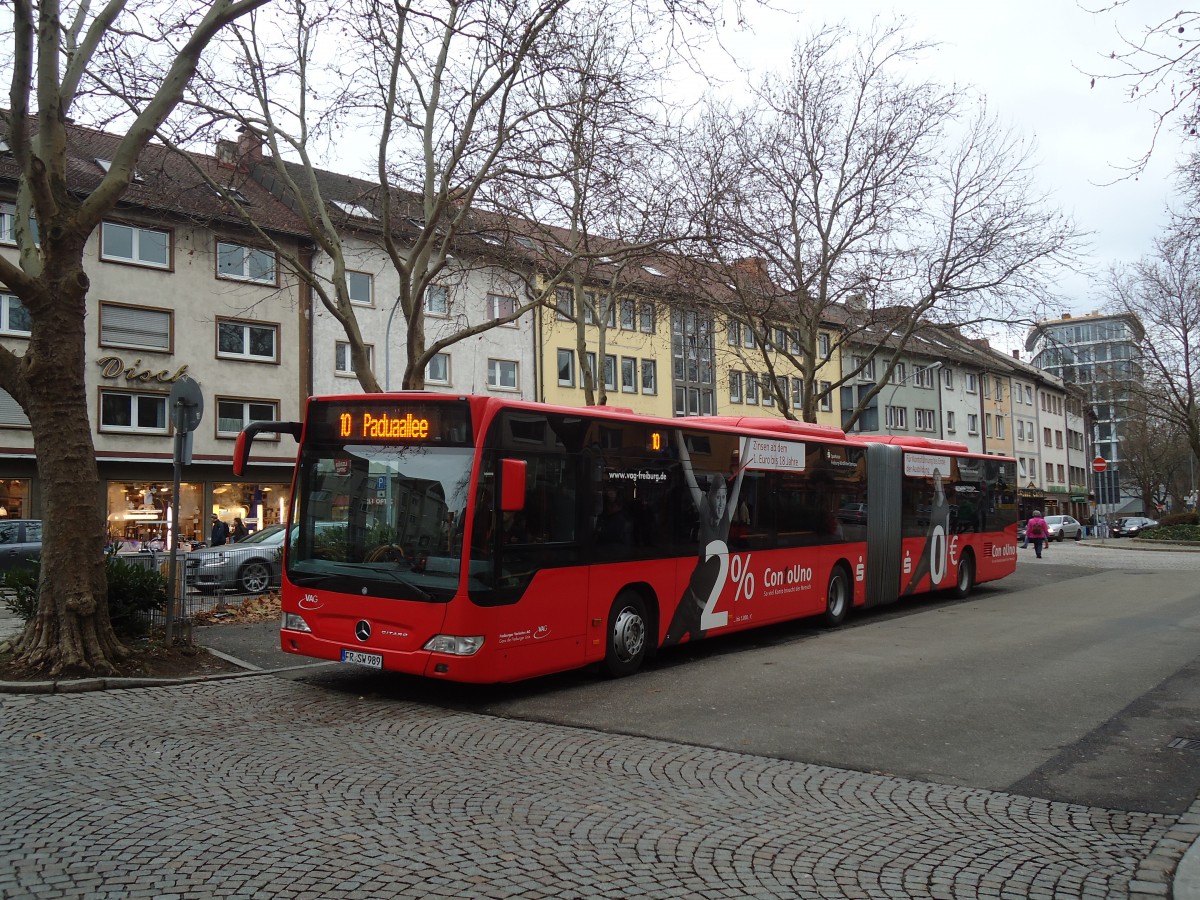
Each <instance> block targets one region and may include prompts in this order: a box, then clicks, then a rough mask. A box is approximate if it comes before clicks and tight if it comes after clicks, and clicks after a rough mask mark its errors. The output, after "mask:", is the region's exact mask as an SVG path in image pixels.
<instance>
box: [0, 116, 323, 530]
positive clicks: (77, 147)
mask: <svg viewBox="0 0 1200 900" xmlns="http://www.w3.org/2000/svg"><path fill="white" fill-rule="evenodd" d="M69 141H70V143H69V154H70V164H69V167H68V173H69V177H70V187H71V188H72V189H73V190H77V191H79V192H81V193H86V192H87V191H88V190H90V189H92V188H94V187H95V185H96V184H98V183H99V181H100V179H101V178H102V177H103V175H104V173H105V171H106V170H107V168H108V166H109V160H110V159H111V158H112V156H113V154H114V153H115V151H116V148H117V145H118V143H119V139H118V138H117V137H116V136H114V135H110V134H105V133H102V132H98V131H94V130H90V129H86V128H81V127H72V128H70V129H69ZM206 177H207V179H210V180H211V181H212V182H215V183H216V184H217V185H220V186H222V187H223V188H226V189H228V190H231V191H236V192H238V194H237V195H238V197H239V198H241V200H242V201H243V202H244V203H247V204H250V205H251V206H252V207H253V208H254V210H255V214H256V217H257V218H258V220H259V222H260V223H261V225H262V227H263V228H264V230H266V231H268V232H269V233H270V234H271V235H272V237H273V238H274V240H276V241H277V242H279V243H280V245H281V246H284V247H286V248H287V250H288V252H291V253H295V254H297V255H303V254H305V253H306V252H307V245H306V242H305V239H304V237H303V227H302V224H301V223H300V222H299V221H298V220H297V219H296V218H295V216H294V215H293V214H292V213H291V211H290V210H288V209H287V208H286V207H284V206H283V205H281V204H279V203H278V202H277V201H276V200H275V199H274V198H273V197H272V196H271V195H270V194H269V193H267V192H266V191H264V190H262V189H261V188H259V187H258V186H257V185H255V184H253V183H252V182H249V181H248V180H247V179H245V178H244V177H243V175H242V173H240V172H239V171H238V170H237V169H236V168H233V167H230V166H225V165H222V164H220V163H218V162H217V160H216V159H215V158H213V157H205V156H201V155H190V156H187V157H183V156H179V155H176V154H173V153H171V152H169V151H167V150H166V149H165V148H162V147H159V146H153V145H152V146H149V147H147V148H146V151H145V153H144V154H143V156H142V158H141V159H140V160H139V162H138V166H137V171H136V174H135V176H134V182H133V184H131V185H130V187H129V190H128V192H127V193H126V195H125V197H124V199H123V201H122V202H121V204H120V205H119V206H118V207H117V208H116V209H115V210H113V212H112V214H111V215H110V216H109V217H108V218H107V219H106V220H105V221H104V222H103V224H102V225H101V227H100V228H98V229H97V230H96V232H95V233H94V234H93V235H92V237H91V239H90V240H89V241H88V244H87V247H86V250H85V254H86V255H85V260H86V269H87V273H88V277H89V279H90V280H91V289H90V291H89V294H88V310H87V318H86V328H87V341H88V358H87V369H86V377H87V384H88V410H89V416H90V418H91V420H92V427H93V429H94V431H93V441H94V443H95V448H96V457H97V463H98V466H99V471H100V478H101V483H102V486H101V490H103V492H104V496H105V501H106V516H107V521H108V532H109V536H110V538H111V539H112V540H114V541H121V542H123V543H125V544H127V545H131V546H139V545H140V544H142V543H143V542H151V541H155V540H162V539H164V538H165V536H166V534H167V532H168V530H169V529H168V513H169V511H170V510H171V508H172V501H173V496H172V493H173V473H174V466H173V434H172V428H171V423H170V417H169V415H168V410H167V398H168V395H169V393H170V390H171V387H172V385H173V384H174V383H175V382H176V381H177V380H178V379H179V378H181V377H182V376H184V375H187V376H189V377H191V378H192V379H194V380H195V381H196V382H198V383H199V384H200V387H201V389H202V392H203V395H204V399H205V407H204V416H203V420H202V421H201V424H200V427H199V429H198V430H197V431H196V432H195V433H194V437H193V440H194V444H193V456H192V459H193V461H192V463H191V464H190V465H187V466H185V467H184V468H183V471H182V483H181V487H180V496H179V508H180V522H179V526H180V531H181V533H182V534H183V535H184V536H185V537H186V538H188V539H194V540H203V539H205V538H206V537H207V533H208V527H209V519H210V514H213V513H215V514H217V515H218V516H220V517H221V518H222V519H224V520H226V521H227V522H232V520H233V518H234V517H235V516H238V517H241V518H242V519H243V520H244V521H245V522H246V523H247V524H248V525H249V526H250V527H251V528H261V527H264V526H267V525H270V524H272V523H275V522H278V521H280V520H281V519H282V518H283V516H284V515H285V511H286V508H287V503H288V492H289V488H290V482H291V469H292V465H293V462H294V458H295V448H294V447H292V446H284V445H283V443H282V442H280V441H279V440H275V441H269V440H268V441H264V442H262V443H261V444H260V443H256V444H255V454H254V456H253V458H252V460H251V466H250V468H249V469H248V470H247V472H246V474H245V476H244V477H241V478H234V477H233V475H232V472H231V460H232V451H233V443H234V440H235V438H236V437H237V434H238V433H239V432H240V431H241V429H242V428H243V427H244V426H245V425H246V424H248V423H249V422H251V421H255V420H261V419H279V418H285V419H286V418H296V417H298V416H299V415H300V413H301V402H302V399H303V397H305V396H306V395H307V391H308V385H307V384H305V383H304V380H303V378H302V377H301V373H302V372H304V371H305V370H306V368H307V357H308V351H309V347H310V346H311V340H310V336H309V329H308V317H307V308H308V302H309V298H308V292H307V291H306V290H305V289H304V287H303V286H302V285H300V284H299V283H298V282H297V281H296V280H295V279H294V278H293V277H291V276H290V275H289V274H288V273H287V272H286V271H285V270H284V267H283V266H282V265H281V264H280V260H278V259H277V258H276V254H275V252H274V251H273V250H271V249H269V248H267V247H264V246H263V245H262V244H261V243H260V242H259V241H258V240H257V239H256V237H255V236H254V234H253V233H252V232H251V231H250V230H248V229H246V228H244V227H243V226H242V224H241V222H240V220H239V218H238V216H237V215H236V214H235V213H234V212H233V210H231V209H230V208H229V206H228V204H227V202H226V200H224V199H223V198H222V196H221V195H220V194H219V193H218V192H217V191H214V190H213V189H212V188H211V187H210V186H209V184H208V181H207V180H206ZM16 183H17V171H16V168H15V165H14V164H13V162H12V159H11V156H6V157H0V253H4V254H6V255H10V258H14V259H15V254H16V247H15V242H14V235H13V227H12V226H13V219H14V215H15V208H14V205H13V198H14V197H15V191H16ZM0 307H2V309H3V324H2V327H0V342H2V343H3V344H4V346H6V347H7V348H9V349H10V350H12V351H14V352H15V353H18V354H20V353H23V352H24V349H25V346H26V344H27V341H28V336H29V333H30V332H29V320H28V317H27V315H26V314H25V312H24V310H23V309H22V307H21V303H20V301H19V300H18V298H17V297H16V296H14V295H12V294H10V293H7V292H4V291H3V287H2V286H0ZM36 452H37V448H36V447H34V445H33V440H32V435H31V432H30V430H29V427H28V420H27V419H26V418H25V416H24V414H23V413H22V411H21V409H20V407H18V406H17V404H16V403H15V402H14V401H13V400H12V398H10V397H8V396H7V395H4V396H0V485H2V494H3V496H0V509H2V510H3V512H0V515H6V516H8V517H32V518H37V517H40V515H41V512H42V510H41V505H40V491H39V484H38V476H37V469H36V464H35V455H36Z"/></svg>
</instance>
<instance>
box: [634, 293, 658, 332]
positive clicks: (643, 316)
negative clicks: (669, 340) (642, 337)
mask: <svg viewBox="0 0 1200 900" xmlns="http://www.w3.org/2000/svg"><path fill="white" fill-rule="evenodd" d="M654 318H655V316H654V304H653V303H651V302H650V301H648V300H646V301H643V302H642V304H641V306H640V307H639V323H638V324H639V327H640V328H641V330H642V333H643V334H654Z"/></svg>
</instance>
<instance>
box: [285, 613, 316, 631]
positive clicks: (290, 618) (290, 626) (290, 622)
mask: <svg viewBox="0 0 1200 900" xmlns="http://www.w3.org/2000/svg"><path fill="white" fill-rule="evenodd" d="M279 627H280V628H282V629H283V630H284V631H306V632H308V633H309V634H312V629H311V628H309V627H308V623H307V622H305V621H304V619H302V618H301V617H300V616H299V615H297V614H296V613H290V612H285V613H284V614H283V624H281V625H280V626H279Z"/></svg>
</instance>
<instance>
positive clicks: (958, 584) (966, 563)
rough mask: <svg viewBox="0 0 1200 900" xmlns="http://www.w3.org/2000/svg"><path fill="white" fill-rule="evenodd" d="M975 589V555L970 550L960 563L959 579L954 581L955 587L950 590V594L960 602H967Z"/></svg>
mask: <svg viewBox="0 0 1200 900" xmlns="http://www.w3.org/2000/svg"><path fill="white" fill-rule="evenodd" d="M974 587H975V554H974V553H972V552H971V551H970V550H968V551H967V552H966V553H964V554H963V555H962V559H960V560H959V561H958V578H956V579H955V581H954V587H952V588H951V589H950V593H951V594H952V595H953V596H954V597H955V598H957V599H958V600H966V599H967V597H969V596H971V591H972V589H973V588H974Z"/></svg>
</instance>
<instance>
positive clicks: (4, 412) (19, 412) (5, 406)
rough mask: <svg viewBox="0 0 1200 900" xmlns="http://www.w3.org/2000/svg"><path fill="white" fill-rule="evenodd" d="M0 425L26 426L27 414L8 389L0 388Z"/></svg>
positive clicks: (27, 424) (27, 425) (7, 426)
mask: <svg viewBox="0 0 1200 900" xmlns="http://www.w3.org/2000/svg"><path fill="white" fill-rule="evenodd" d="M0 425H2V426H4V427H6V428H28V427H29V416H27V415H25V410H23V409H21V405H20V404H19V403H17V401H16V400H14V399H13V398H12V394H10V393H9V392H8V391H5V390H0Z"/></svg>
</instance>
